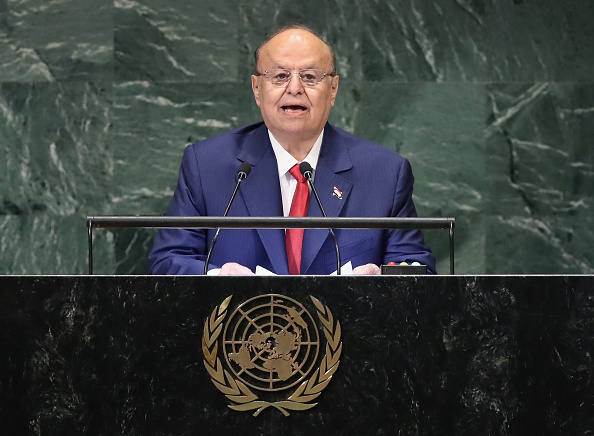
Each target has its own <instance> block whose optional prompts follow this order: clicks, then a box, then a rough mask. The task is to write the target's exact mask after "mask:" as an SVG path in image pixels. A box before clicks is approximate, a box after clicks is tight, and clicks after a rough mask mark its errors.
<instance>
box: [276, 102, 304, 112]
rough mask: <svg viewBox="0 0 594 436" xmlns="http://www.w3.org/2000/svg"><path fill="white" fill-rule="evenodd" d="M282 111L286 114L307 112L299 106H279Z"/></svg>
mask: <svg viewBox="0 0 594 436" xmlns="http://www.w3.org/2000/svg"><path fill="white" fill-rule="evenodd" d="M281 107H282V109H283V111H285V112H287V113H293V114H295V113H300V112H304V111H306V110H307V108H306V107H305V106H301V105H299V104H288V105H285V106H281Z"/></svg>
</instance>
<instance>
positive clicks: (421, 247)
mask: <svg viewBox="0 0 594 436" xmlns="http://www.w3.org/2000/svg"><path fill="white" fill-rule="evenodd" d="M413 185H414V177H413V173H412V168H411V166H410V163H409V162H408V160H406V159H402V162H401V165H400V169H399V171H398V176H397V182H396V189H395V191H394V201H393V206H392V213H391V216H393V217H416V216H417V210H416V208H415V205H414V202H413V199H412V194H413ZM388 262H396V263H399V262H407V263H412V262H419V263H421V264H423V265H427V271H428V272H429V273H431V274H435V273H436V268H435V256H434V255H433V253H431V250H430V249H429V247H427V245H426V244H425V238H424V236H423V232H422V231H421V230H417V229H411V230H389V231H388V232H387V238H386V239H385V241H384V264H387V263H388Z"/></svg>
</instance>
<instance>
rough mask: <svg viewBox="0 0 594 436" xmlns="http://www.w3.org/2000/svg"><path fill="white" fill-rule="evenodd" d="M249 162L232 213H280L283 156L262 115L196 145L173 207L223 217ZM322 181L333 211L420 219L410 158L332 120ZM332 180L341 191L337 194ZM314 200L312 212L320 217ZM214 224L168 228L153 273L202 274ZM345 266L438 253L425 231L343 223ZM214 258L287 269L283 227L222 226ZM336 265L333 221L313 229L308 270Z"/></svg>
mask: <svg viewBox="0 0 594 436" xmlns="http://www.w3.org/2000/svg"><path fill="white" fill-rule="evenodd" d="M242 162H249V163H251V164H252V165H253V167H252V171H251V174H250V175H249V177H248V178H247V179H245V180H244V181H243V182H242V183H241V186H240V188H239V191H238V193H237V197H236V198H235V201H234V202H233V205H232V206H231V209H230V210H229V216H282V215H283V209H282V201H281V192H280V185H279V180H278V170H277V164H276V157H275V155H274V152H273V150H272V145H271V144H270V139H269V137H268V131H267V129H266V126H265V125H264V123H263V122H260V123H256V124H252V125H249V126H245V127H242V128H239V129H236V130H233V131H231V132H228V133H225V134H222V135H219V136H216V137H213V138H209V139H206V140H204V141H200V142H198V143H196V144H192V145H190V146H188V147H187V148H186V150H185V152H184V156H183V159H182V163H181V168H180V172H179V180H178V184H177V187H176V189H175V193H174V196H173V199H172V200H171V203H170V205H169V207H168V209H167V212H166V215H170V216H222V215H223V213H224V211H225V208H226V206H227V203H228V201H229V198H230V196H231V193H232V192H233V189H234V188H235V183H236V181H237V169H238V167H239V165H240V164H241V163H242ZM314 184H315V187H316V189H317V191H318V193H319V195H320V200H321V201H322V204H323V206H324V209H325V211H326V213H327V215H328V216H330V217H339V216H349V217H414V216H417V212H416V210H415V206H414V204H413V201H412V190H413V175H412V170H411V167H410V164H409V162H408V161H407V160H406V159H404V158H403V157H402V156H400V155H399V154H398V153H396V152H395V151H392V150H389V149H387V148H385V147H382V146H380V145H378V144H374V143H372V142H369V141H366V140H364V139H361V138H358V137H356V136H354V135H351V134H350V133H347V132H345V131H343V130H341V129H338V128H336V127H334V126H332V125H330V124H327V125H326V127H325V130H324V139H323V142H322V148H321V151H320V157H319V161H318V164H317V167H316V169H315V175H314ZM334 188H337V189H338V190H340V191H341V192H342V198H339V197H337V196H336V195H333V192H334ZM314 200H315V199H313V198H312V200H311V201H310V203H309V211H308V216H321V212H320V209H319V207H318V204H317V202H316V201H314ZM214 232H215V230H214V229H210V230H183V229H162V230H160V231H159V232H158V233H157V236H156V238H155V244H154V248H153V251H152V252H151V254H150V256H149V265H150V272H151V273H152V274H202V273H203V270H204V260H205V258H206V252H207V250H208V245H209V243H210V241H211V239H212V237H213V235H214ZM335 234H336V237H337V238H338V243H339V247H340V254H341V257H342V262H343V264H344V263H346V262H348V261H351V262H352V264H353V267H356V266H359V265H363V264H367V263H374V264H376V265H380V264H382V263H388V262H390V261H394V262H401V261H407V262H413V261H418V262H420V263H422V264H424V265H427V266H428V269H429V271H430V272H435V258H434V256H433V255H432V254H431V251H430V250H429V249H428V248H427V247H426V245H425V243H424V238H423V234H422V232H420V231H418V230H391V231H390V230H381V229H337V230H335ZM210 262H211V265H212V266H213V267H220V266H222V265H223V264H224V263H226V262H237V263H239V264H241V265H244V266H247V267H248V268H250V269H252V270H255V267H256V265H261V266H263V267H265V268H267V269H269V270H271V271H273V272H275V273H277V274H288V273H289V271H288V266H287V254H286V247H285V231H284V230H282V229H247V230H244V229H222V230H221V232H220V234H219V238H218V241H217V244H216V246H215V248H214V251H213V253H212V256H211V261H210ZM335 270H336V256H335V249H334V243H333V240H332V238H331V236H330V235H329V232H328V230H325V229H306V230H305V234H304V238H303V253H302V260H301V273H302V274H330V273H331V272H333V271H335Z"/></svg>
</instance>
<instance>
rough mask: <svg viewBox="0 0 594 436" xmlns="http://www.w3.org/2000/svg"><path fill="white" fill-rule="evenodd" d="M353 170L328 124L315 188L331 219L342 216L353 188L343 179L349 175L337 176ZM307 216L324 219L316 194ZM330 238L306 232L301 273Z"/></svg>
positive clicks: (316, 231) (322, 233)
mask: <svg viewBox="0 0 594 436" xmlns="http://www.w3.org/2000/svg"><path fill="white" fill-rule="evenodd" d="M351 167H352V162H351V159H350V156H349V154H348V151H347V150H346V147H345V146H344V145H343V144H341V143H340V141H339V138H338V135H337V134H336V132H335V131H334V130H333V129H332V128H331V127H330V126H329V125H328V126H327V128H326V130H325V132H324V142H323V143H322V149H321V152H320V158H319V160H318V165H317V166H316V169H315V179H314V186H315V187H316V190H317V192H318V195H319V196H320V201H321V202H322V206H324V210H325V211H326V215H328V216H329V217H339V216H341V213H342V210H343V208H344V205H345V204H346V203H347V201H348V198H349V195H350V193H351V189H352V187H353V185H352V183H351V181H350V180H348V179H347V178H345V177H343V176H345V175H346V174H347V173H345V174H342V175H341V174H338V173H341V172H344V171H347V170H349V169H350V168H351ZM334 188H336V189H338V190H339V191H341V193H342V194H341V197H342V198H339V197H340V196H337V195H334ZM308 216H314V217H320V216H322V212H321V211H320V208H319V206H318V204H317V201H316V199H315V197H314V195H313V193H312V197H311V200H310V202H309V209H308ZM329 237H330V234H329V232H328V230H326V229H308V230H306V231H305V234H304V236H303V251H302V254H301V271H303V272H304V273H307V270H308V269H309V267H310V266H311V264H312V262H313V260H314V259H315V258H316V256H317V255H318V253H319V251H320V248H321V247H322V245H323V243H324V241H325V240H326V238H329Z"/></svg>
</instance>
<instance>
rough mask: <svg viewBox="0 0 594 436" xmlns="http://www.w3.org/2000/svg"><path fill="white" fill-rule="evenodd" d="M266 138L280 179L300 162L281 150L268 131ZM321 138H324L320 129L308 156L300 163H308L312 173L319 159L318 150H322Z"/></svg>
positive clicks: (280, 146) (281, 147)
mask: <svg viewBox="0 0 594 436" xmlns="http://www.w3.org/2000/svg"><path fill="white" fill-rule="evenodd" d="M268 137H269V138H270V143H271V144H272V150H273V151H274V155H275V156H276V164H277V167H278V176H279V178H280V177H282V176H284V175H285V174H286V173H288V172H289V170H290V169H291V168H293V166H294V165H295V164H298V163H301V162H299V161H298V160H297V159H295V158H294V157H293V156H291V155H290V154H289V152H288V151H287V150H285V149H284V148H283V146H282V145H281V144H280V143H279V142H278V141H277V140H276V138H275V137H274V136H273V135H272V133H271V132H270V130H268ZM323 138H324V130H323V129H322V132H321V133H320V136H318V139H316V142H315V143H314V145H313V147H312V148H311V150H310V151H309V153H308V155H307V156H306V157H305V159H303V161H302V162H307V163H309V164H310V165H311V167H312V168H313V169H314V171H315V169H316V166H317V165H318V158H319V157H320V150H321V149H322V140H323Z"/></svg>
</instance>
